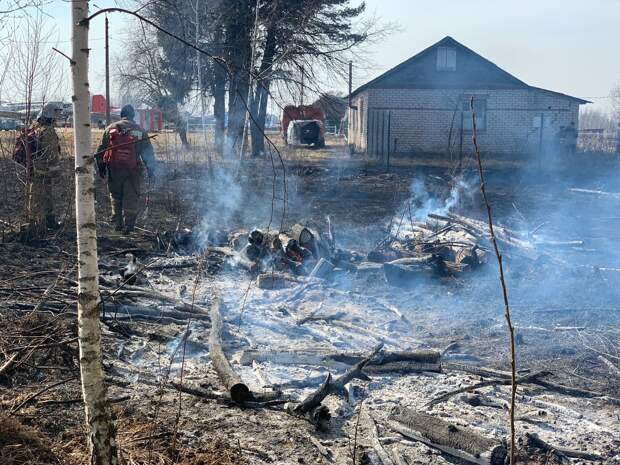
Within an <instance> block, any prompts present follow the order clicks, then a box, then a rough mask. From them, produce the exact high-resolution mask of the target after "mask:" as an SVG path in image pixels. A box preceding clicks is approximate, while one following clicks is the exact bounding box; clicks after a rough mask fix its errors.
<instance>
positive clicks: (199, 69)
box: [195, 0, 212, 173]
mask: <svg viewBox="0 0 620 465" xmlns="http://www.w3.org/2000/svg"><path fill="white" fill-rule="evenodd" d="M199 5H200V0H196V11H195V21H196V35H195V40H196V48H197V49H198V48H200V46H199V44H198V42H199V40H200V14H199ZM196 68H197V69H196V73H197V74H198V92H200V124H201V126H202V135H203V137H204V142H205V151H206V152H207V162H208V164H209V171H210V172H211V173H212V169H211V168H212V166H211V152H210V151H209V150H208V148H207V140H208V139H207V126H206V122H205V113H206V111H207V103H206V101H205V93H204V91H203V88H202V61H201V57H200V52H199V51H198V50H196Z"/></svg>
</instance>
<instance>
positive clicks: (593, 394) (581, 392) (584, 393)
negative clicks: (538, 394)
mask: <svg viewBox="0 0 620 465" xmlns="http://www.w3.org/2000/svg"><path fill="white" fill-rule="evenodd" d="M530 382H531V381H530ZM533 384H536V385H537V386H541V387H544V388H546V389H549V390H550V391H554V392H559V393H560V394H565V395H567V396H573V397H587V398H590V399H601V400H604V401H606V402H609V403H611V404H613V405H620V399H619V398H617V397H611V396H607V395H605V394H603V393H602V392H597V391H589V390H587V389H580V388H574V387H570V386H564V385H563V384H557V383H554V382H552V381H546V380H542V379H537V380H535V382H533Z"/></svg>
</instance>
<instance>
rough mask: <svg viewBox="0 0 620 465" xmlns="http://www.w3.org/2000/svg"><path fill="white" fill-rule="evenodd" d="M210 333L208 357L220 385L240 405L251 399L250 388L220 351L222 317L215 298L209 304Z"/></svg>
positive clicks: (218, 303)
mask: <svg viewBox="0 0 620 465" xmlns="http://www.w3.org/2000/svg"><path fill="white" fill-rule="evenodd" d="M210 315H211V331H210V333H209V357H210V358H211V362H212V363H213V368H215V371H216V372H217V376H218V378H219V379H220V381H221V382H222V384H223V385H224V386H225V387H226V389H228V392H229V394H230V398H231V399H232V400H234V401H235V402H238V403H241V402H246V401H248V400H250V399H251V397H252V393H251V392H250V388H248V386H247V385H246V384H245V383H244V382H243V381H242V380H241V377H240V376H239V375H238V374H237V373H235V371H234V370H233V369H232V367H231V366H230V363H229V361H228V359H227V358H226V355H225V354H224V350H223V349H222V328H223V322H222V315H221V313H220V300H219V297H216V299H215V301H214V302H213V303H212V304H211V312H210Z"/></svg>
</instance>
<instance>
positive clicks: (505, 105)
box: [349, 89, 579, 157]
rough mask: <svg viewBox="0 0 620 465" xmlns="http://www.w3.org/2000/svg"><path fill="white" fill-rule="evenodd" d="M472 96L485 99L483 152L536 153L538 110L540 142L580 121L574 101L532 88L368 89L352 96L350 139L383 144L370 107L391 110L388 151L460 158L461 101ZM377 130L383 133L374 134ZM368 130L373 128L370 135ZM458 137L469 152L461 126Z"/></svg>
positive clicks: (362, 147) (362, 145)
mask: <svg viewBox="0 0 620 465" xmlns="http://www.w3.org/2000/svg"><path fill="white" fill-rule="evenodd" d="M472 95H473V96H474V98H475V99H478V100H486V128H484V129H479V130H478V141H479V144H480V147H481V148H482V150H483V151H485V152H486V153H494V154H515V155H516V154H526V153H537V152H538V150H539V146H540V144H541V141H540V128H539V126H540V125H539V124H538V121H539V120H540V115H541V113H542V114H543V115H544V128H543V141H542V144H543V147H546V146H550V145H551V144H552V139H553V137H554V136H555V134H556V133H557V132H558V130H559V129H560V126H568V125H569V124H570V122H571V121H574V122H575V126H578V117H579V116H578V115H579V105H578V104H577V103H576V102H574V101H573V100H571V99H569V98H565V97H562V96H557V95H554V94H551V93H548V92H544V91H539V90H535V89H493V90H481V89H476V90H468V89H367V90H365V91H363V92H361V93H360V94H358V95H356V96H355V98H354V100H353V102H354V103H353V104H354V105H357V106H358V110H352V116H353V117H354V118H355V117H357V121H356V122H353V121H351V120H350V127H349V134H350V135H351V136H352V137H351V138H350V143H352V144H354V146H355V149H356V150H357V151H361V152H366V151H368V152H371V154H372V152H377V148H376V147H377V146H380V145H381V144H377V140H381V139H382V138H384V137H387V136H386V133H387V130H385V129H384V128H382V127H381V126H380V125H377V124H374V123H373V124H371V127H370V128H369V127H368V112H369V110H370V111H371V112H375V113H374V114H375V115H379V116H380V115H381V114H382V113H385V114H386V113H389V114H390V118H389V119H390V130H389V134H390V147H391V150H392V151H393V150H394V146H396V150H397V152H398V153H401V154H407V153H427V154H443V155H447V154H450V153H451V154H452V155H453V156H455V157H458V154H459V145H460V140H461V130H460V125H461V110H462V108H463V107H462V105H463V102H467V101H468V100H469V97H470V96H472ZM361 107H362V108H363V110H362V113H360V108H361ZM465 117H466V118H468V117H469V116H465ZM535 118H537V121H536V122H535V121H534V119H535ZM376 119H377V116H374V117H371V123H372V122H373V121H374V120H376ZM381 119H382V117H381ZM355 124H357V126H355ZM377 130H380V131H381V134H375V133H374V132H376V131H377ZM369 131H370V132H371V133H373V134H371V135H370V138H369V137H368V133H369ZM369 139H370V147H369V144H368V142H369ZM462 139H463V153H464V154H469V153H471V152H472V150H473V144H472V142H471V132H470V131H467V130H464V131H463V138H462ZM384 147H385V145H384Z"/></svg>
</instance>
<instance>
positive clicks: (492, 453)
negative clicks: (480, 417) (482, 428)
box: [387, 407, 507, 465]
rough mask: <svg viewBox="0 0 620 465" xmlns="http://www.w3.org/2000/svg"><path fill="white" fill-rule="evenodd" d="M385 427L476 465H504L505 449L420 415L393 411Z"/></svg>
mask: <svg viewBox="0 0 620 465" xmlns="http://www.w3.org/2000/svg"><path fill="white" fill-rule="evenodd" d="M387 424H388V426H389V427H390V428H392V429H393V430H395V431H398V432H399V433H401V434H403V435H404V436H407V437H409V438H412V439H415V440H417V441H420V442H423V443H424V444H426V445H427V446H430V447H433V448H435V449H439V450H441V451H443V452H445V453H447V454H450V455H452V456H454V457H458V458H461V459H464V460H467V461H468V462H471V463H476V464H479V465H504V461H505V460H506V455H507V449H506V446H505V445H504V444H502V443H501V442H499V441H496V440H494V439H489V438H486V437H484V436H481V435H479V434H478V433H475V432H473V431H471V430H469V429H467V428H464V427H462V426H456V425H454V424H452V423H449V422H447V421H444V420H441V419H439V418H437V417H434V416H432V415H429V414H427V413H423V412H417V411H415V410H411V409H407V408H399V407H397V408H395V409H394V410H393V411H392V413H391V414H390V416H389V418H388V421H387Z"/></svg>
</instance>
